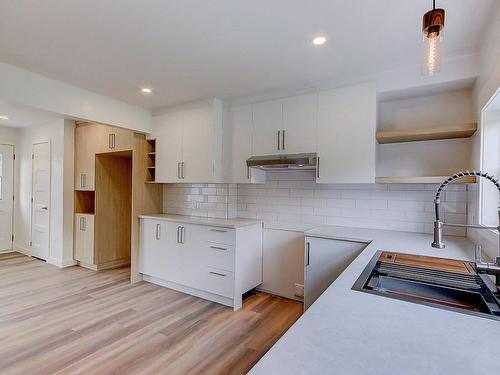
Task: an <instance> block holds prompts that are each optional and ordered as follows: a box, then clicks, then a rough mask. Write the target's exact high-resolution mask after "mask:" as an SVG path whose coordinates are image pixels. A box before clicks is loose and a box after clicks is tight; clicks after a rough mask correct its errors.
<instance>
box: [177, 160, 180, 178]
mask: <svg viewBox="0 0 500 375" xmlns="http://www.w3.org/2000/svg"><path fill="white" fill-rule="evenodd" d="M180 178H181V163H180V162H177V179H178V180H180Z"/></svg>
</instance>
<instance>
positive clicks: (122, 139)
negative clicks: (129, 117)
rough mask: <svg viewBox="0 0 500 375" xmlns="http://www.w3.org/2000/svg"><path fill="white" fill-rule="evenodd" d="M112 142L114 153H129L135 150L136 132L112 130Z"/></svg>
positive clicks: (120, 129) (119, 129)
mask: <svg viewBox="0 0 500 375" xmlns="http://www.w3.org/2000/svg"><path fill="white" fill-rule="evenodd" d="M109 130H110V132H111V133H110V138H111V139H110V141H111V148H112V150H111V151H113V152H117V151H129V150H132V149H133V148H134V132H133V131H131V130H127V129H122V128H114V127H112V128H110V129H109Z"/></svg>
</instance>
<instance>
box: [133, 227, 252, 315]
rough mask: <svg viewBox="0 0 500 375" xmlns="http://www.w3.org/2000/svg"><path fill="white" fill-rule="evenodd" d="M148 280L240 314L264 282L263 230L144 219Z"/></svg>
mask: <svg viewBox="0 0 500 375" xmlns="http://www.w3.org/2000/svg"><path fill="white" fill-rule="evenodd" d="M140 272H141V273H142V274H143V275H144V280H146V281H149V282H152V283H155V284H158V285H162V286H165V287H168V288H171V289H175V290H178V291H181V292H184V293H188V294H191V295H194V296H197V297H201V298H205V299H208V300H211V301H214V302H218V303H221V304H224V305H227V306H231V307H233V308H234V309H235V310H236V309H239V308H240V307H241V304H242V295H243V294H244V293H245V292H247V291H249V290H250V289H252V288H255V287H256V286H258V285H259V284H260V283H261V282H262V224H260V223H258V224H252V225H247V226H242V227H237V228H234V229H233V228H226V227H217V226H215V227H214V226H211V225H198V224H186V223H183V222H174V221H170V220H163V219H161V218H156V217H141V234H140Z"/></svg>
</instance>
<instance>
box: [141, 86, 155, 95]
mask: <svg viewBox="0 0 500 375" xmlns="http://www.w3.org/2000/svg"><path fill="white" fill-rule="evenodd" d="M141 91H142V92H143V93H144V94H151V93H152V92H153V89H150V88H149V87H143V88H142V89H141Z"/></svg>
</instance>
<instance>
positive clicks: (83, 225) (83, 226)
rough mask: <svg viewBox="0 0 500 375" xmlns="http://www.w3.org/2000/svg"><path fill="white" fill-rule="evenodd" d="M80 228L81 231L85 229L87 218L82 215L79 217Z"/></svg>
mask: <svg viewBox="0 0 500 375" xmlns="http://www.w3.org/2000/svg"><path fill="white" fill-rule="evenodd" d="M80 230H81V231H86V230H87V220H86V219H85V218H84V217H80Z"/></svg>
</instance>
